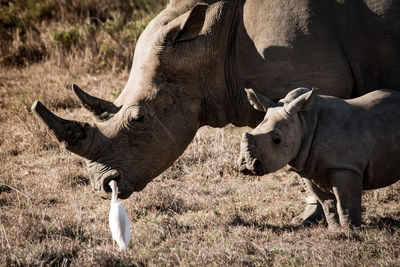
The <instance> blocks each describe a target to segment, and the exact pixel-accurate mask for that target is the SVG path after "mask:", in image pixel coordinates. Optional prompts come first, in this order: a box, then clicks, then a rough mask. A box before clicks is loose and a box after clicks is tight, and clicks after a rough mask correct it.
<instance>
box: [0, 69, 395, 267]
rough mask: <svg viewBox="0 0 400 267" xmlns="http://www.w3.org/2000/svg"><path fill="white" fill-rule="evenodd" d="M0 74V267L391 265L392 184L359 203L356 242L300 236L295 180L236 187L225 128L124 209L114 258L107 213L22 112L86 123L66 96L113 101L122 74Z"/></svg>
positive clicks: (280, 177) (235, 137)
mask: <svg viewBox="0 0 400 267" xmlns="http://www.w3.org/2000/svg"><path fill="white" fill-rule="evenodd" d="M0 73H1V76H0V81H1V87H0V88H1V89H0V94H1V98H0V103H1V113H0V116H1V118H0V121H1V122H0V123H1V127H0V133H1V135H0V138H1V139H0V144H1V145H0V168H1V169H0V173H1V176H0V183H1V184H0V208H1V217H0V218H1V222H0V223H1V224H0V243H1V251H0V255H1V256H0V262H1V263H2V265H41V264H51V265H74V266H76V265H81V264H84V265H103V266H109V265H228V264H229V265H249V266H257V265H328V266H336V265H346V266H347V265H366V266H376V265H384V266H396V265H397V266H398V265H399V264H400V251H399V244H400V206H399V199H400V194H399V193H398V191H399V188H400V186H399V184H396V185H393V186H391V187H388V188H385V189H381V190H377V191H374V192H367V193H365V194H364V197H363V205H364V207H365V210H364V213H363V219H364V221H365V224H364V225H363V227H362V228H361V229H360V230H359V231H355V232H352V233H347V232H336V233H332V232H328V231H327V229H326V227H325V226H324V225H323V224H321V225H317V226H315V227H313V228H309V229H304V228H301V227H298V226H297V223H294V222H293V223H292V219H293V218H294V217H295V216H296V215H298V214H299V213H301V211H302V209H303V207H304V202H303V201H302V197H301V195H300V194H299V190H300V189H301V187H300V185H299V180H298V178H297V177H296V175H295V174H293V173H290V172H287V171H284V170H282V171H280V172H277V173H275V174H271V175H267V176H263V177H247V176H243V175H241V174H240V173H239V172H238V171H237V168H236V167H235V162H236V157H237V154H238V149H239V147H238V143H239V136H240V133H241V132H243V131H245V130H246V129H237V128H233V127H230V126H228V127H225V128H224V129H212V128H208V127H205V128H202V129H201V130H200V131H199V133H198V134H197V136H196V137H195V139H194V141H193V143H192V144H191V145H190V146H189V148H188V149H187V150H186V152H185V153H184V155H183V156H182V157H181V158H180V159H179V160H178V161H177V162H176V163H175V164H174V165H173V166H171V168H169V169H168V170H167V171H166V172H165V173H163V174H162V175H161V176H159V177H157V178H156V179H155V180H154V181H153V182H152V183H150V184H149V185H148V186H147V187H146V188H145V189H144V190H143V191H142V192H140V193H136V194H134V195H132V196H131V197H130V199H128V200H126V201H124V204H125V206H126V208H127V210H128V213H129V217H130V220H131V223H132V224H131V225H132V227H131V234H132V240H131V243H130V249H129V251H128V253H126V254H120V253H119V252H118V251H117V250H116V249H114V248H113V247H112V242H111V234H110V232H109V229H108V223H107V216H108V208H109V202H108V201H104V200H101V199H97V198H96V197H95V196H94V194H93V192H92V190H91V188H90V185H88V183H89V181H88V177H87V174H86V169H85V162H84V160H82V159H80V158H78V157H76V156H74V155H72V154H71V153H69V152H67V151H64V150H62V149H60V148H59V147H58V145H57V144H56V143H55V142H54V140H52V139H51V138H50V136H48V135H47V133H46V131H45V129H44V127H43V126H42V125H41V124H39V122H38V121H36V120H35V119H34V118H33V116H32V114H31V112H30V110H29V109H30V105H31V103H32V102H33V100H34V99H36V98H39V99H42V100H43V101H44V102H45V103H46V104H47V105H49V106H50V107H52V109H53V110H54V111H56V112H57V113H58V114H60V115H62V116H65V117H70V118H71V117H74V118H76V119H81V120H88V119H90V117H89V116H88V114H87V113H86V112H84V111H83V110H82V109H81V108H80V107H79V106H78V104H77V102H76V100H75V99H74V98H73V97H71V91H70V89H69V87H70V85H71V84H72V83H73V82H78V83H79V84H81V85H83V86H82V87H84V88H88V90H89V91H90V92H92V93H94V94H96V95H99V96H102V97H104V98H107V99H112V98H113V97H114V95H115V93H110V92H112V91H113V90H114V91H115V90H116V89H115V88H121V87H122V86H123V83H124V82H125V81H126V79H127V75H128V74H127V72H122V73H119V74H118V73H113V74H112V75H111V74H104V73H103V74H98V75H95V76H91V75H82V73H81V72H80V70H79V67H78V66H77V67H75V68H73V69H69V70H65V69H62V68H57V67H55V66H53V65H51V64H50V63H48V64H47V63H42V64H37V65H33V66H31V67H27V68H23V69H2V70H1V72H0ZM38 77H40V78H38Z"/></svg>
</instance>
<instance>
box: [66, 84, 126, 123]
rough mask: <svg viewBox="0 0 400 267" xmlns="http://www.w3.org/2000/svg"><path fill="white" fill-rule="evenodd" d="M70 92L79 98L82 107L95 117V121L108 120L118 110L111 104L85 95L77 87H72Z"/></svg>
mask: <svg viewBox="0 0 400 267" xmlns="http://www.w3.org/2000/svg"><path fill="white" fill-rule="evenodd" d="M72 90H74V93H75V94H76V96H77V97H78V98H79V100H80V101H81V103H82V106H83V107H84V108H86V109H87V110H89V111H90V112H92V114H93V115H94V116H95V117H96V119H98V120H100V121H104V120H107V119H109V118H110V117H111V116H112V115H113V114H115V113H117V112H118V110H119V109H120V108H119V107H117V106H115V105H114V104H113V103H111V102H109V101H106V100H103V99H100V98H97V97H94V96H91V95H89V94H87V93H85V92H84V91H83V90H82V89H81V88H79V86H78V85H76V84H74V85H72Z"/></svg>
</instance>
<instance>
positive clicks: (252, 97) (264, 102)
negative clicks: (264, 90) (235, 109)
mask: <svg viewBox="0 0 400 267" xmlns="http://www.w3.org/2000/svg"><path fill="white" fill-rule="evenodd" d="M244 90H245V91H246V94H247V99H248V100H249V102H250V104H251V106H252V107H253V108H255V109H256V110H259V111H262V112H267V109H268V108H269V107H273V106H275V103H274V102H273V101H272V100H270V99H269V98H267V97H265V96H263V95H261V94H257V93H256V92H254V91H253V89H247V88H246V89H244Z"/></svg>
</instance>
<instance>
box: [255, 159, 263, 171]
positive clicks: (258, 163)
mask: <svg viewBox="0 0 400 267" xmlns="http://www.w3.org/2000/svg"><path fill="white" fill-rule="evenodd" d="M253 172H254V173H255V174H262V172H263V166H262V163H261V161H260V160H259V159H256V160H254V162H253Z"/></svg>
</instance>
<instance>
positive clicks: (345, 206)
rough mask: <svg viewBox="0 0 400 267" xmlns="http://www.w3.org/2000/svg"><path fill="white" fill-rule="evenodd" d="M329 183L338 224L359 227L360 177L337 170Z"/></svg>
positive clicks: (349, 172) (350, 172)
mask: <svg viewBox="0 0 400 267" xmlns="http://www.w3.org/2000/svg"><path fill="white" fill-rule="evenodd" d="M330 182H331V185H332V187H333V193H334V194H335V197H336V200H337V209H338V213H339V218H340V224H341V225H342V226H344V227H349V226H360V224H361V194H362V177H361V176H359V175H357V174H355V173H354V172H352V171H346V170H339V171H334V172H332V173H331V175H330Z"/></svg>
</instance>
